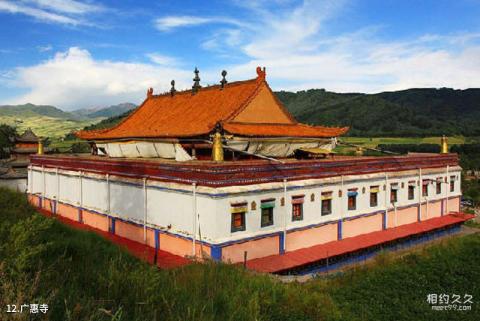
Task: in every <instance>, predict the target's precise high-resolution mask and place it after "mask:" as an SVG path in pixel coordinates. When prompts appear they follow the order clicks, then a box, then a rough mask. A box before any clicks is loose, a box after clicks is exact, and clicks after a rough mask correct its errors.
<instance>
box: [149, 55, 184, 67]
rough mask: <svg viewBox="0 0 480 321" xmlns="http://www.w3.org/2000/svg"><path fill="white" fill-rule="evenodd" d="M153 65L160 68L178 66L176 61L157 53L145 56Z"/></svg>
mask: <svg viewBox="0 0 480 321" xmlns="http://www.w3.org/2000/svg"><path fill="white" fill-rule="evenodd" d="M146 56H147V57H148V58H149V59H150V60H151V61H152V62H153V63H155V64H157V65H162V66H174V65H176V64H178V61H177V59H175V58H173V57H169V56H166V55H162V54H159V53H149V54H147V55H146Z"/></svg>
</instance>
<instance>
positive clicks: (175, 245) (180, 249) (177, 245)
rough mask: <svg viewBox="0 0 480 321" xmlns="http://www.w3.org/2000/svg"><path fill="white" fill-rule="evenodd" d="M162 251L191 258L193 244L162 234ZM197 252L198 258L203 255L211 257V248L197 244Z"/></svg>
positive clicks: (186, 240)
mask: <svg viewBox="0 0 480 321" xmlns="http://www.w3.org/2000/svg"><path fill="white" fill-rule="evenodd" d="M160 249H161V250H162V251H167V252H170V253H173V254H176V255H180V256H191V255H192V253H193V244H192V241H191V240H188V239H184V238H181V237H177V236H173V235H169V234H164V233H162V234H160ZM202 251H203V253H202ZM195 252H196V254H197V257H202V254H205V255H207V256H208V257H209V256H210V247H209V246H206V245H202V244H200V243H199V242H197V243H196V244H195Z"/></svg>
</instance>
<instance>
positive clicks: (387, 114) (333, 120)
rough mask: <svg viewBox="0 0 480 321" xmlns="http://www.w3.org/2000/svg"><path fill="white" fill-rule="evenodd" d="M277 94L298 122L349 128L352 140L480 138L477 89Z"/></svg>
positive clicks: (479, 98)
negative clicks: (422, 137)
mask: <svg viewBox="0 0 480 321" xmlns="http://www.w3.org/2000/svg"><path fill="white" fill-rule="evenodd" d="M276 94H277V96H278V98H279V99H280V100H281V101H282V102H283V103H284V104H285V105H286V106H287V108H288V109H289V110H290V111H291V112H292V113H293V115H294V116H295V117H296V118H297V119H298V120H299V121H301V122H306V123H312V124H324V125H330V126H350V127H351V130H350V133H349V135H352V136H376V137H380V136H439V135H443V134H445V135H449V136H452V135H462V136H480V89H467V90H454V89H449V88H442V89H432V88H424V89H408V90H402V91H395V92H384V93H379V94H361V93H351V94H338V93H333V92H328V91H325V90H323V89H310V90H307V91H299V92H296V93H293V92H285V91H280V92H277V93H276Z"/></svg>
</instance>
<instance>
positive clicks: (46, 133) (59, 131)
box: [0, 116, 103, 138]
mask: <svg viewBox="0 0 480 321" xmlns="http://www.w3.org/2000/svg"><path fill="white" fill-rule="evenodd" d="M15 119H16V118H15V117H13V116H1V117H0V124H7V125H11V126H14V125H15ZM102 119H103V118H97V119H93V120H82V121H77V120H65V119H59V118H55V117H48V116H35V117H25V118H22V121H23V122H22V123H19V124H18V125H17V131H18V132H19V133H20V134H21V133H23V132H24V131H25V130H26V129H27V128H31V129H32V130H33V132H34V133H35V134H37V135H38V136H42V137H50V138H60V137H63V136H65V135H66V134H68V133H70V132H72V131H76V130H79V129H82V128H84V127H85V126H88V125H91V124H93V123H97V122H99V121H100V120H102Z"/></svg>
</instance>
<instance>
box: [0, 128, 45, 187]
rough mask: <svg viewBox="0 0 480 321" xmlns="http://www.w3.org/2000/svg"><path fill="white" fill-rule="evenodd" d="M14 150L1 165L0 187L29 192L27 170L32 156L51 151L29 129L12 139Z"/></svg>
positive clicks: (10, 151) (12, 149)
mask: <svg viewBox="0 0 480 321" xmlns="http://www.w3.org/2000/svg"><path fill="white" fill-rule="evenodd" d="M10 140H11V141H12V143H13V144H14V145H13V148H11V149H10V150H9V153H10V157H9V158H8V159H6V160H2V161H1V163H0V186H5V187H8V188H11V189H14V190H16V191H20V192H26V191H27V176H28V175H27V170H28V166H29V165H30V155H32V154H38V153H39V152H40V153H44V152H46V153H49V152H50V149H49V148H45V147H43V140H42V139H41V138H40V137H38V136H37V135H35V133H34V132H33V131H32V130H31V129H30V128H28V129H27V130H25V132H24V133H23V134H21V135H17V136H15V137H11V138H10Z"/></svg>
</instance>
